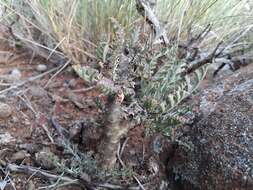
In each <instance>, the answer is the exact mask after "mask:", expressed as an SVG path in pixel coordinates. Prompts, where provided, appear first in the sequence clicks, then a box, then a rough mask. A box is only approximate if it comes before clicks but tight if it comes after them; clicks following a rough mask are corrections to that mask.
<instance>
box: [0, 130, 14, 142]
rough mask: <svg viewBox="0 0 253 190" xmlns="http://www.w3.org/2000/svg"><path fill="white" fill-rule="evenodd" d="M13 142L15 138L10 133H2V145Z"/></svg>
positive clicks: (0, 140) (0, 138)
mask: <svg viewBox="0 0 253 190" xmlns="http://www.w3.org/2000/svg"><path fill="white" fill-rule="evenodd" d="M11 142H15V139H14V137H12V136H11V134H10V133H8V132H6V133H0V145H4V144H8V143H11Z"/></svg>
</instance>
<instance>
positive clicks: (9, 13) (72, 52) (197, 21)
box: [0, 0, 253, 63]
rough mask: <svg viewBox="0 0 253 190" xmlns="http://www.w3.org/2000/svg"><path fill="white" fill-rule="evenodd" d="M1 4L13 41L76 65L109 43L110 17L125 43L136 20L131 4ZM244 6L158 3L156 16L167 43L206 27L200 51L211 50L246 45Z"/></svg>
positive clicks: (107, 0)
mask: <svg viewBox="0 0 253 190" xmlns="http://www.w3.org/2000/svg"><path fill="white" fill-rule="evenodd" d="M0 4H1V6H2V8H3V10H4V12H5V13H3V14H4V17H3V19H2V20H4V21H7V22H8V23H9V24H10V23H11V24H12V28H13V30H14V33H15V34H16V36H17V38H19V39H20V40H21V41H23V42H24V43H25V44H26V45H27V46H29V47H31V48H32V49H33V50H36V49H37V51H36V53H39V54H41V55H43V56H44V57H47V58H49V57H52V55H55V54H58V55H59V56H61V57H67V58H70V59H71V60H72V61H74V62H76V63H83V62H86V61H87V59H86V58H87V57H91V58H93V59H96V58H97V56H96V49H98V48H99V47H100V45H101V44H107V46H108V44H110V43H111V42H113V40H114V38H115V29H114V27H113V23H112V22H111V18H113V19H115V20H117V22H119V23H120V25H121V26H122V27H124V31H125V33H126V34H127V35H126V38H128V37H129V36H130V34H131V33H133V32H134V30H135V29H136V27H134V24H136V22H138V21H139V20H138V18H139V17H138V13H137V11H136V7H135V0H128V1H124V0H92V1H90V0H62V1H55V0H33V1H32V0H15V1H13V0H3V1H1V3H0ZM247 5H248V4H247V1H237V0H230V1H223V0H192V1H188V0H175V1H171V0H157V6H156V14H157V15H158V16H159V19H160V20H161V21H162V22H163V23H164V25H165V26H166V30H167V33H168V36H169V39H170V40H172V41H175V40H176V41H184V40H186V39H187V38H189V36H190V35H194V34H197V33H198V32H199V31H202V30H203V28H205V27H206V25H208V24H211V25H212V29H211V30H212V32H211V33H210V35H209V36H207V37H206V39H205V40H204V41H203V43H202V44H203V45H202V47H203V48H213V47H214V46H215V45H216V42H217V41H221V40H223V41H226V42H227V43H230V42H232V41H233V40H234V41H237V43H236V44H237V45H238V44H242V43H246V42H245V41H244V39H245V38H244V37H245V36H247V35H249V34H250V31H252V27H253V22H252V15H253V13H252V12H253V11H249V9H248V6H247ZM142 32H145V31H142ZM250 35H251V36H250V40H251V41H252V32H251V34H250ZM237 37H238V39H237ZM247 40H248V39H247ZM248 43H249V42H247V44H248ZM104 46H105V45H104ZM35 47H36V48H35ZM38 47H39V48H38ZM233 47H234V46H233Z"/></svg>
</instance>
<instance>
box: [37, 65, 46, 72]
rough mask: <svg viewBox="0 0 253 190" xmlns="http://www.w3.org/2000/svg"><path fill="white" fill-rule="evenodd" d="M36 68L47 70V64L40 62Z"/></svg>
mask: <svg viewBox="0 0 253 190" xmlns="http://www.w3.org/2000/svg"><path fill="white" fill-rule="evenodd" d="M36 70H37V71H38V72H44V71H46V70H47V66H46V65H44V64H39V65H37V66H36Z"/></svg>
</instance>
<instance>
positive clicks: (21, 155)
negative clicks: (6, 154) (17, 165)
mask: <svg viewBox="0 0 253 190" xmlns="http://www.w3.org/2000/svg"><path fill="white" fill-rule="evenodd" d="M28 156H29V154H28V153H27V152H26V151H24V150H21V151H19V152H16V153H14V154H13V155H12V157H11V161H12V162H22V161H23V160H24V159H25V158H26V157H28Z"/></svg>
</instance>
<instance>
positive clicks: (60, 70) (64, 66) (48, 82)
mask: <svg viewBox="0 0 253 190" xmlns="http://www.w3.org/2000/svg"><path fill="white" fill-rule="evenodd" d="M70 62H71V60H70V59H69V60H68V61H67V62H66V63H65V64H64V65H63V66H62V67H61V68H60V69H59V70H58V71H57V72H56V73H55V74H54V75H53V76H52V77H51V78H50V79H49V80H48V81H47V83H46V84H45V86H44V88H47V87H48V85H49V84H50V82H51V81H52V80H53V79H54V78H55V77H56V76H57V75H58V74H59V73H60V72H62V71H63V69H65V68H66V67H67V66H68V65H69V64H70Z"/></svg>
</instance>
